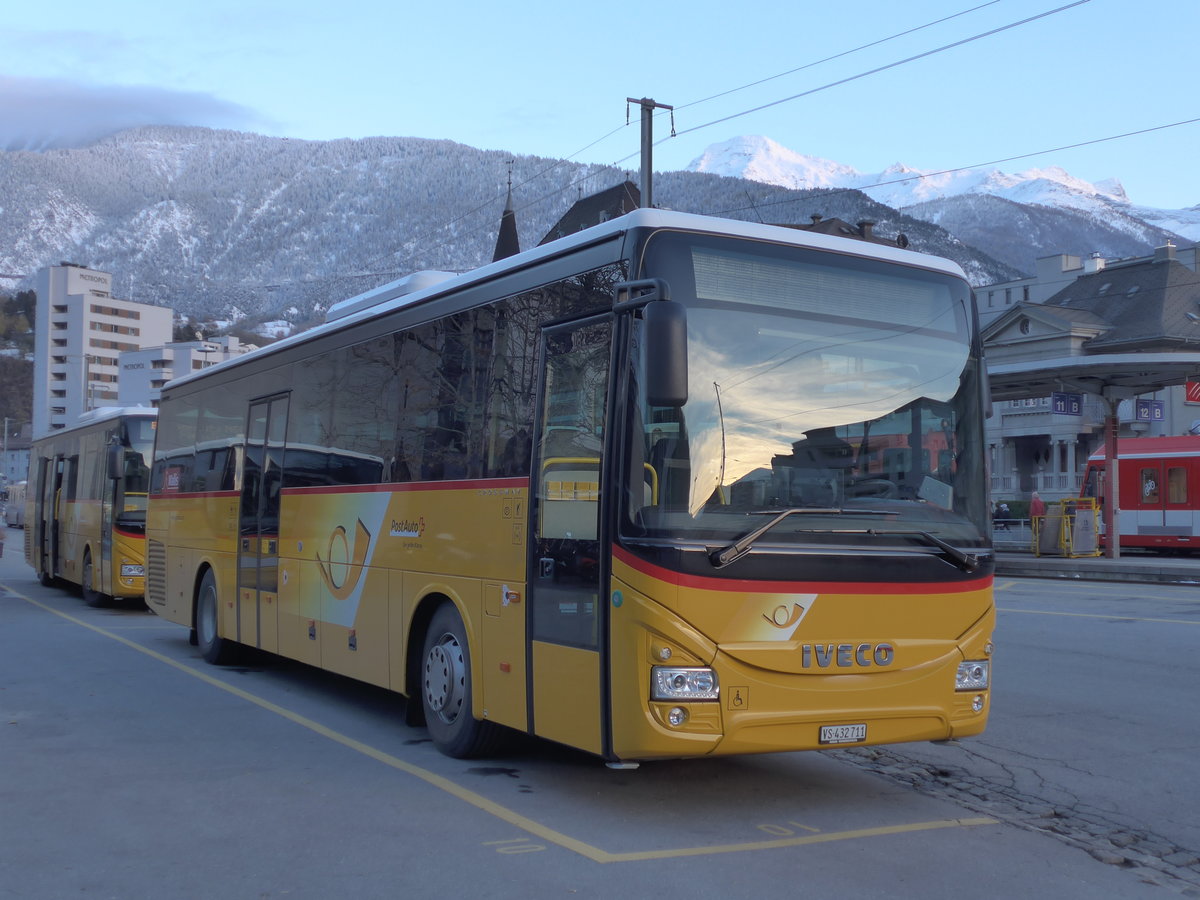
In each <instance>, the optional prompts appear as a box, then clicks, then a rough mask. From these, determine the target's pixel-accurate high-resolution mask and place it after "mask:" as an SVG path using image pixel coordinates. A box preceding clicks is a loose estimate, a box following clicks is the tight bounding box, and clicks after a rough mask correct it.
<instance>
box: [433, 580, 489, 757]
mask: <svg viewBox="0 0 1200 900" xmlns="http://www.w3.org/2000/svg"><path fill="white" fill-rule="evenodd" d="M421 703H422V706H423V707H424V710H425V725H426V727H427V728H428V729H429V736H430V737H431V738H432V739H433V743H434V746H436V747H437V748H438V749H439V750H440V751H442V752H443V753H445V754H446V755H447V756H453V757H456V758H458V759H464V758H467V757H472V756H482V755H484V754H487V753H489V752H491V751H492V750H493V749H495V747H496V744H497V742H498V739H499V737H500V729H499V726H497V725H496V724H495V723H493V722H483V721H480V720H478V719H476V718H475V717H474V716H473V715H472V714H471V651H470V649H469V648H468V646H467V634H466V628H465V627H463V622H462V617H461V616H459V614H458V610H456V609H455V608H454V606H453V605H452V604H450V603H443V604H442V605H441V606H440V607H439V608H438V610H437V612H435V613H434V614H433V620H432V621H431V622H430V623H429V631H428V632H427V633H426V635H425V652H424V654H423V655H422V657H421Z"/></svg>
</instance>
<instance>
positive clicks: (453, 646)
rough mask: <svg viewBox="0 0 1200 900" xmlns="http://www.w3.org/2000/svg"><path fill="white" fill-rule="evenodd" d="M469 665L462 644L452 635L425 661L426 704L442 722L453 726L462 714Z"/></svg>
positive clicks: (434, 648) (435, 648)
mask: <svg viewBox="0 0 1200 900" xmlns="http://www.w3.org/2000/svg"><path fill="white" fill-rule="evenodd" d="M466 684H467V665H466V659H465V658H464V654H463V648H462V644H460V643H459V642H458V638H457V637H455V636H454V635H453V634H443V635H442V636H441V637H440V638H439V639H438V640H437V642H436V643H435V644H434V645H433V646H432V647H430V648H429V654H428V655H427V656H426V657H425V704H426V707H427V708H428V709H429V710H430V711H431V712H433V713H434V714H436V715H437V717H438V718H439V719H441V720H442V721H443V722H445V723H447V724H450V723H452V722H454V721H455V720H456V719H457V718H458V716H459V713H461V712H462V705H463V694H464V692H465V689H466Z"/></svg>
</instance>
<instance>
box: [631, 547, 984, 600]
mask: <svg viewBox="0 0 1200 900" xmlns="http://www.w3.org/2000/svg"><path fill="white" fill-rule="evenodd" d="M613 557H614V558H615V559H617V560H619V561H620V562H623V563H624V564H625V565H627V566H629V567H630V568H631V569H635V570H636V571H638V572H640V573H641V574H643V575H648V576H649V577H651V578H655V579H657V580H659V581H665V582H667V583H668V584H675V585H678V586H679V587H685V588H694V589H697V590H703V591H729V592H735V591H736V592H738V593H755V594H958V593H966V592H968V591H982V590H985V589H987V588H989V587H991V586H992V576H990V575H989V576H988V577H987V578H976V579H972V580H971V581H946V582H943V581H925V582H911V583H905V584H896V583H895V582H886V581H880V582H869V581H756V580H754V579H746V578H709V577H706V576H703V575H685V574H684V573H682V572H673V571H671V570H670V569H666V568H663V567H662V566H658V565H655V564H654V563H649V562H646V561H645V560H644V559H639V558H638V557H636V556H634V555H633V554H632V553H630V552H629V551H628V550H625V549H623V548H621V547H613Z"/></svg>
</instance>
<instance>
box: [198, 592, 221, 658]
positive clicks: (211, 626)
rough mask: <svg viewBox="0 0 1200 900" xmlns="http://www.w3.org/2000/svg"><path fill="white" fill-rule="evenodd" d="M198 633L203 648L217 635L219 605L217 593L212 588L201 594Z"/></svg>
mask: <svg viewBox="0 0 1200 900" xmlns="http://www.w3.org/2000/svg"><path fill="white" fill-rule="evenodd" d="M196 632H197V634H198V636H199V639H200V644H201V645H202V646H207V645H208V644H210V643H212V640H213V638H214V637H215V636H216V634H217V603H216V597H215V592H214V591H213V590H212V589H211V588H208V589H206V590H204V591H203V592H202V593H201V594H200V609H199V610H198V611H197V613H196Z"/></svg>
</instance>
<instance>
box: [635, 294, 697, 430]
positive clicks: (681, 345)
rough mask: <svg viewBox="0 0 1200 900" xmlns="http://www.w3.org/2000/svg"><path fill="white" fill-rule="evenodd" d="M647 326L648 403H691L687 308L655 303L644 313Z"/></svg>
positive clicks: (652, 404)
mask: <svg viewBox="0 0 1200 900" xmlns="http://www.w3.org/2000/svg"><path fill="white" fill-rule="evenodd" d="M643 315H644V316H645V323H646V402H647V403H649V404H650V405H651V406H675V407H679V406H683V405H684V404H685V403H687V399H688V365H687V364H688V343H687V307H685V306H684V305H683V304H682V303H679V302H678V301H675V300H654V301H653V302H651V303H648V304H646V307H645V309H644V311H643Z"/></svg>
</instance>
